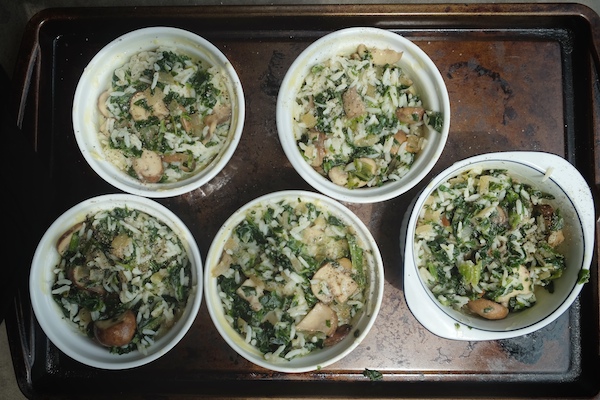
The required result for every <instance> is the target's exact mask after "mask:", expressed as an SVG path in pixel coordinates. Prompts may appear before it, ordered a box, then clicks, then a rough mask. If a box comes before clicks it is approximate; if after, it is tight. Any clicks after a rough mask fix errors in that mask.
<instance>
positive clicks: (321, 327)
mask: <svg viewBox="0 0 600 400" xmlns="http://www.w3.org/2000/svg"><path fill="white" fill-rule="evenodd" d="M337 326H338V317H337V314H336V313H335V311H333V310H332V309H331V307H329V306H328V305H325V304H323V303H317V304H315V306H314V307H313V308H312V310H310V311H309V312H308V314H306V316H305V317H304V318H303V319H302V321H300V322H299V323H298V324H297V325H296V330H298V331H305V332H323V333H324V334H325V335H327V336H331V335H333V334H334V333H335V331H336V329H337Z"/></svg>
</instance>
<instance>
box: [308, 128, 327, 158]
mask: <svg viewBox="0 0 600 400" xmlns="http://www.w3.org/2000/svg"><path fill="white" fill-rule="evenodd" d="M308 139H309V140H310V141H311V142H312V145H313V147H314V151H315V153H314V154H313V157H312V160H311V162H310V165H311V166H313V167H320V166H321V165H323V158H324V157H325V134H324V133H322V132H319V131H316V130H310V131H308Z"/></svg>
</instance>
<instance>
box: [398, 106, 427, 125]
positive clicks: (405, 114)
mask: <svg viewBox="0 0 600 400" xmlns="http://www.w3.org/2000/svg"><path fill="white" fill-rule="evenodd" d="M423 114H425V109H424V108H423V107H398V108H397V109H396V118H398V121H400V122H402V123H404V124H414V123H415V122H419V121H421V120H422V119H423Z"/></svg>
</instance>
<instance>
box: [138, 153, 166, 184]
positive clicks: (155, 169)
mask: <svg viewBox="0 0 600 400" xmlns="http://www.w3.org/2000/svg"><path fill="white" fill-rule="evenodd" d="M133 170H134V171H135V173H136V174H137V176H138V178H139V179H140V180H141V181H142V182H149V183H156V182H158V181H160V178H162V175H163V164H162V158H161V157H160V156H159V155H158V153H156V152H154V151H151V150H144V151H142V155H141V157H139V158H136V159H135V160H134V161H133Z"/></svg>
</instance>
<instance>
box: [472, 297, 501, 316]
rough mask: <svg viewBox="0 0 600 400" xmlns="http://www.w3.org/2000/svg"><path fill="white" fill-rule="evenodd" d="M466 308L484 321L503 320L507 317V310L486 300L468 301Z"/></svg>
mask: <svg viewBox="0 0 600 400" xmlns="http://www.w3.org/2000/svg"><path fill="white" fill-rule="evenodd" d="M467 307H468V308H469V310H471V312H474V313H475V314H477V315H479V316H480V317H483V318H485V319H492V320H496V319H503V318H506V316H507V315H508V308H506V307H505V306H503V305H502V304H499V303H496V302H495V301H492V300H488V299H476V300H470V301H469V302H468V303H467Z"/></svg>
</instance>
